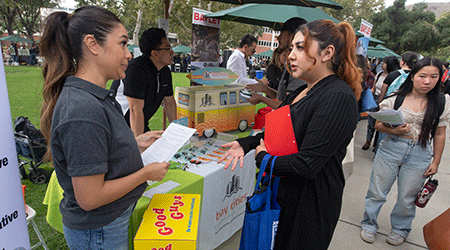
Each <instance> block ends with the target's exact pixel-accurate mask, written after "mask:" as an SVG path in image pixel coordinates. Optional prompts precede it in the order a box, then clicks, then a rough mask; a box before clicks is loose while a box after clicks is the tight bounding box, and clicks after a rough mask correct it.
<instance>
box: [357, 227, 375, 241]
mask: <svg viewBox="0 0 450 250" xmlns="http://www.w3.org/2000/svg"><path fill="white" fill-rule="evenodd" d="M360 236H361V239H362V240H363V241H365V242H367V243H373V242H374V241H375V233H374V232H371V231H368V230H364V229H361V233H360Z"/></svg>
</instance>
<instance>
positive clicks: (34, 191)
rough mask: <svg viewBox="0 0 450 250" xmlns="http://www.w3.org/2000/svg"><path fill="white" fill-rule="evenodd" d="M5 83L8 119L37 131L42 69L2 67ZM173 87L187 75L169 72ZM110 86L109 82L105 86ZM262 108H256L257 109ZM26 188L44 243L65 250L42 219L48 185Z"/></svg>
mask: <svg viewBox="0 0 450 250" xmlns="http://www.w3.org/2000/svg"><path fill="white" fill-rule="evenodd" d="M5 74H6V82H7V86H8V95H9V101H10V106H11V116H12V117H11V118H12V120H14V119H15V118H16V117H18V116H25V117H28V118H29V119H30V121H31V122H32V123H33V124H34V125H35V126H36V127H38V128H39V121H40V108H41V105H42V101H43V100H42V85H43V77H42V68H40V67H33V66H5ZM172 77H173V84H174V87H178V86H189V80H188V79H187V78H186V73H172ZM109 86H110V83H109V84H108V85H107V87H109ZM263 106H264V105H262V104H259V105H257V109H258V108H261V107H263ZM150 127H151V128H152V129H153V130H160V129H162V108H159V110H158V112H157V113H156V114H155V115H154V116H153V117H152V118H151V120H150ZM41 168H43V169H46V170H47V171H49V172H51V171H53V168H52V166H51V164H50V163H47V164H43V165H41ZM22 184H24V185H27V189H26V198H25V200H26V203H27V204H28V205H29V206H31V207H32V208H34V210H36V213H37V215H36V217H35V219H34V220H35V222H36V224H37V226H38V228H39V230H40V231H41V233H42V235H43V236H44V239H45V242H46V243H47V246H48V247H49V248H50V249H68V247H67V246H66V244H65V240H64V236H63V235H62V234H61V233H59V232H58V231H56V230H55V229H53V228H52V227H50V225H49V224H48V223H47V222H46V220H45V216H46V213H47V206H45V205H43V204H42V201H43V199H44V196H45V191H46V189H47V184H44V185H38V184H34V183H32V182H31V181H29V180H22ZM29 232H30V240H31V245H34V244H35V243H37V242H38V239H37V237H36V234H35V233H34V230H33V229H32V228H31V226H30V227H29Z"/></svg>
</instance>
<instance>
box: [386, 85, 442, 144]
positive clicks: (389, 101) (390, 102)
mask: <svg viewBox="0 0 450 250" xmlns="http://www.w3.org/2000/svg"><path fill="white" fill-rule="evenodd" d="M394 103H395V97H392V98H386V99H384V100H383V101H382V102H381V103H380V110H381V111H384V110H391V109H394ZM398 110H400V112H402V116H403V119H404V120H405V122H406V123H408V124H409V126H411V132H412V134H413V136H414V138H418V137H419V135H420V132H421V131H422V121H423V117H424V116H425V110H423V111H420V112H417V113H416V112H414V111H412V110H410V109H408V108H404V107H402V106H400V108H399V109H398ZM449 118H450V96H449V95H447V94H446V95H445V108H444V112H442V115H441V117H439V124H438V127H445V126H447V125H448V121H449Z"/></svg>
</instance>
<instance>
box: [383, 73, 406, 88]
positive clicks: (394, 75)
mask: <svg viewBox="0 0 450 250" xmlns="http://www.w3.org/2000/svg"><path fill="white" fill-rule="evenodd" d="M404 71H405V73H409V72H410V71H411V70H404ZM400 75H401V74H400V71H398V70H396V71H392V72H391V73H389V74H388V75H387V76H386V78H384V81H383V83H384V84H387V85H388V86H391V83H392V82H393V81H394V80H395V78H397V77H399V76H400Z"/></svg>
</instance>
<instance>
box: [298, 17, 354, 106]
mask: <svg viewBox="0 0 450 250" xmlns="http://www.w3.org/2000/svg"><path fill="white" fill-rule="evenodd" d="M299 31H300V32H302V34H303V36H304V37H305V40H304V43H303V48H304V51H305V54H306V55H307V56H308V57H310V58H311V59H314V58H313V57H312V56H311V55H310V54H309V53H308V51H309V47H310V46H311V43H312V41H313V40H315V41H317V42H318V43H319V49H320V50H323V49H325V48H326V47H327V46H328V45H333V46H334V48H335V53H334V56H333V58H332V65H333V68H332V70H333V71H334V72H335V73H336V74H337V75H338V76H339V77H340V78H341V79H342V80H344V81H345V82H346V83H347V84H348V85H349V86H350V88H351V89H352V90H353V93H355V96H356V98H357V99H359V97H360V96H361V92H362V89H361V84H360V83H361V81H362V73H361V69H359V68H358V67H357V66H356V37H355V32H354V31H353V28H352V27H351V26H350V24H348V23H346V22H341V23H339V24H335V23H334V22H332V21H330V20H317V21H313V22H310V23H306V24H304V25H302V26H300V27H299V28H298V29H297V31H296V33H297V32H299Z"/></svg>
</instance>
